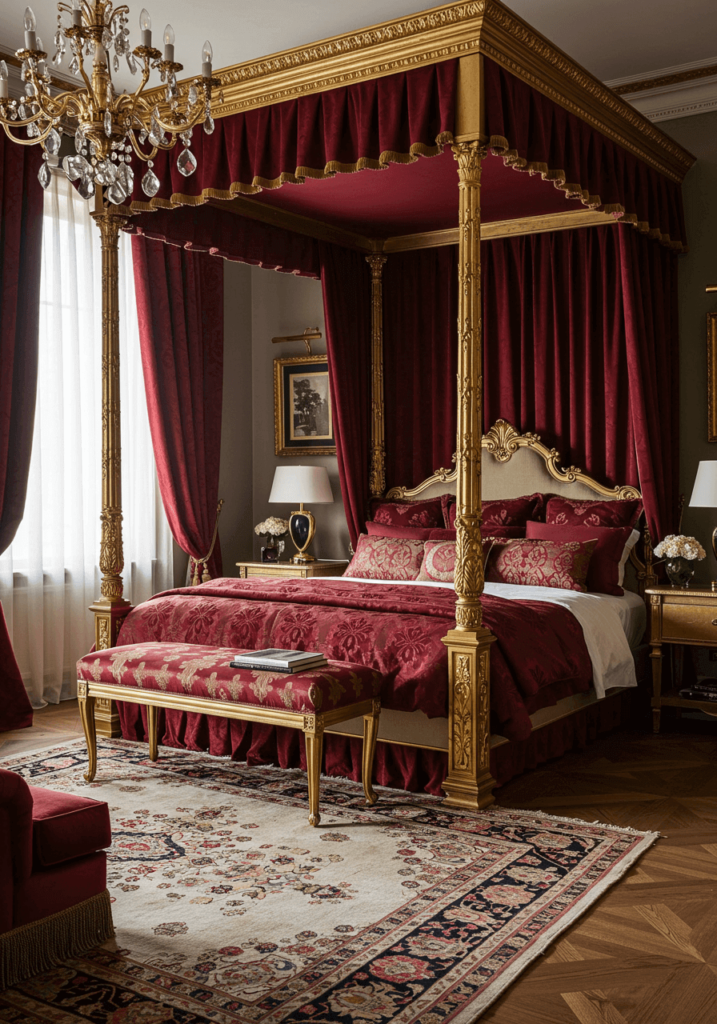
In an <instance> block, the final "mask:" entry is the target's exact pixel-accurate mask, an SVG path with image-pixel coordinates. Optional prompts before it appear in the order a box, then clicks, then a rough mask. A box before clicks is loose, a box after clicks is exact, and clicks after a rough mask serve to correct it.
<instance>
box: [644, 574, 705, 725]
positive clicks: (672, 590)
mask: <svg viewBox="0 0 717 1024" xmlns="http://www.w3.org/2000/svg"><path fill="white" fill-rule="evenodd" d="M645 594H647V595H648V596H649V598H650V610H651V615H650V646H651V648H652V650H651V651H650V658H651V659H652V686H653V696H652V727H653V731H654V732H656V733H657V732H659V731H660V711H661V709H662V708H663V707H672V708H691V709H692V711H706V712H707V713H708V714H711V715H714V714H715V713H717V705H715V704H714V703H712V702H711V701H700V700H684V699H683V698H681V697H679V696H678V693H677V691H678V687H674V688H673V689H672V690H670V691H669V692H668V693H665V694H663V693H662V645H663V644H690V645H692V646H695V647H715V648H717V591H714V590H709V589H705V588H690V589H681V588H677V587H650V588H648V589H647V590H646V591H645Z"/></svg>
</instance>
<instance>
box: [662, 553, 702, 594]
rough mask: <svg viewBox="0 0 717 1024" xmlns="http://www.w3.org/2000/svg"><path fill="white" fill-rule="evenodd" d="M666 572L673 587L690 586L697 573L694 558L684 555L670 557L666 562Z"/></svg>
mask: <svg viewBox="0 0 717 1024" xmlns="http://www.w3.org/2000/svg"><path fill="white" fill-rule="evenodd" d="M665 572H666V573H667V578H668V580H669V581H670V583H671V584H672V586H673V587H689V585H690V581H691V579H692V577H693V576H694V574H695V564H694V560H690V559H689V558H682V556H678V557H677V558H668V559H667V561H666V562H665Z"/></svg>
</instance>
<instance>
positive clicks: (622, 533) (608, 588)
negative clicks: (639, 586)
mask: <svg viewBox="0 0 717 1024" xmlns="http://www.w3.org/2000/svg"><path fill="white" fill-rule="evenodd" d="M631 536H632V529H631V528H630V527H629V526H614V527H612V526H555V525H553V524H552V523H528V539H529V540H558V541H560V540H562V541H566V540H577V541H585V540H595V539H597V545H596V547H595V550H594V551H593V553H592V558H591V559H590V565H589V567H588V578H587V588H588V590H592V591H593V592H594V593H596V594H614V595H615V597H622V595H623V594H624V593H625V591H624V590H623V589H622V587H621V586H620V562H621V560H622V556H623V552H624V551H625V545H626V544H627V542H628V540H629V539H630V537H631Z"/></svg>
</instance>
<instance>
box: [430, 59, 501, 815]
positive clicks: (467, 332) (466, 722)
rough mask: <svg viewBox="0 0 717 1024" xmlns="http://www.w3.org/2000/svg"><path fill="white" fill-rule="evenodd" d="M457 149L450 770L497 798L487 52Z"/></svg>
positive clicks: (465, 68) (457, 795)
mask: <svg viewBox="0 0 717 1024" xmlns="http://www.w3.org/2000/svg"><path fill="white" fill-rule="evenodd" d="M458 86H459V95H458V110H457V125H456V135H455V144H454V146H453V154H454V156H455V159H456V161H457V163H458V177H459V190H460V214H459V273H458V289H459V294H458V437H457V445H456V468H457V471H458V477H457V481H456V532H457V537H456V572H455V581H456V595H457V598H458V600H457V604H456V628H455V629H452V630H450V631H449V633H448V635H447V636H446V637H444V641H443V642H444V643H445V645H446V647H447V648H448V679H449V710H448V775H447V777H446V780H445V782H444V783H443V788H444V789H445V791H446V793H447V794H448V799H447V803H448V804H449V805H451V806H457V807H469V808H473V809H478V808H481V807H487V806H488V805H489V804H491V803H493V787H494V786H495V780H494V779H493V778H492V777H491V774H490V760H489V758H490V691H489V687H490V663H489V658H490V645H491V643H492V642H493V640H494V639H495V638H494V637H493V636H492V634H491V633H489V632H488V630H487V629H486V628H485V627H484V626H483V615H482V607H481V594H482V592H483V544H482V541H481V531H480V525H481V518H482V513H481V438H482V435H483V316H482V307H481V265H480V178H481V164H482V161H483V158H484V157H485V155H486V146H485V135H484V134H483V131H482V128H483V119H482V116H481V114H482V102H483V95H482V94H483V90H482V58H481V57H480V56H479V55H477V54H475V55H471V56H469V57H464V58H462V59H461V63H460V72H459V79H458Z"/></svg>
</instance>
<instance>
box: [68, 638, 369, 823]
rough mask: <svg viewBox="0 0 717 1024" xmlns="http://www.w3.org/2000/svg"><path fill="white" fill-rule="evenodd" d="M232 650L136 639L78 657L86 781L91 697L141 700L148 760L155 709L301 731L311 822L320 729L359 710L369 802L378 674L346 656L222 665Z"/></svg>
mask: <svg viewBox="0 0 717 1024" xmlns="http://www.w3.org/2000/svg"><path fill="white" fill-rule="evenodd" d="M238 653H244V652H239V651H238V650H237V649H236V648H232V649H229V648H225V647H205V646H200V645H197V644H179V643H178V644H172V643H141V644H128V645H127V646H125V647H112V648H110V649H109V650H106V651H97V652H95V653H93V654H88V655H86V656H85V657H84V658H81V659H80V660H79V661H78V662H77V680H78V685H77V696H78V698H79V704H80V713H81V715H82V724H83V727H84V730H85V737H86V739H87V750H88V754H89V765H88V770H87V773H86V774H85V779H86V780H87V781H88V782H92V780H93V779H94V777H95V773H96V771H97V740H96V735H95V719H94V704H95V699H96V698H97V697H110V698H111V699H113V700H123V701H129V702H131V703H134V704H144V705H145V706H146V708H147V732H148V734H149V756H150V759H151V760H152V761H156V760H157V708H177V709H179V710H181V711H195V712H199V713H200V714H204V715H219V716H223V717H225V718H239V719H241V720H243V721H248V722H263V723H265V724H269V725H283V726H289V727H290V728H293V729H301V730H302V731H303V733H304V738H305V741H306V768H307V774H308V781H309V812H310V813H309V824H310V825H318V824H319V820H320V817H319V778H320V774H321V757H322V753H323V745H324V729H325V728H327V727H328V726H331V725H337V724H338V723H339V722H345V721H347V720H348V719H350V718H358V717H359V716H363V720H364V731H363V761H362V779H363V789H364V793H365V794H366V800H367V802H368V803H369V804H374V803H375V802H376V800H377V797H376V794H375V793H374V791H373V789H372V787H371V774H372V771H373V759H374V753H375V750H376V736H377V734H378V721H379V715H380V712H381V702H380V699H379V693H380V690H381V682H382V678H381V675H380V673H378V672H376V671H375V670H374V669H371V668H366V667H365V666H363V665H354V664H352V663H350V662H347V661H330V662H329V663H328V665H326V666H324V667H323V668H319V669H313V670H311V671H307V672H296V673H295V674H294V675H291V674H288V673H281V674H280V673H277V672H264V671H258V670H254V669H236V668H232V667H231V666H230V664H229V663H230V662H231V661H232V660H233V659H234V656H235V655H236V654H238Z"/></svg>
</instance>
